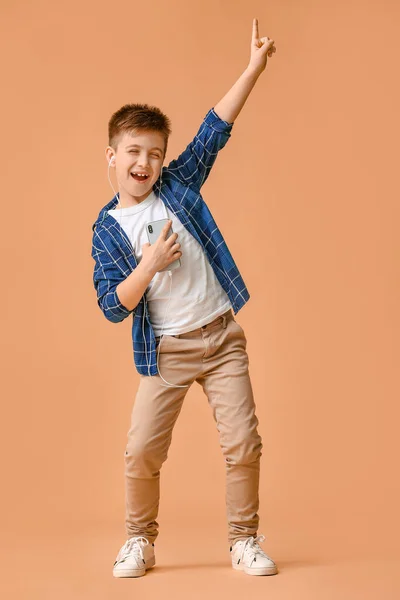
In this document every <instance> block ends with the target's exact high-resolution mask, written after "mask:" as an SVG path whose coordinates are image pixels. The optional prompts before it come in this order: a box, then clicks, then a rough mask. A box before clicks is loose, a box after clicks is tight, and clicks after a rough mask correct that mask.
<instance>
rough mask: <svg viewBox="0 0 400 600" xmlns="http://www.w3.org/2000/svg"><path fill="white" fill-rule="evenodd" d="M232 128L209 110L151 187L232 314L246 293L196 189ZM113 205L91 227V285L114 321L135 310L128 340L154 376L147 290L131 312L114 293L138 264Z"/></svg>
mask: <svg viewBox="0 0 400 600" xmlns="http://www.w3.org/2000/svg"><path fill="white" fill-rule="evenodd" d="M232 126H233V123H228V122H227V121H224V120H223V119H221V118H220V117H219V116H218V115H217V114H216V112H215V111H214V109H213V108H211V109H210V110H209V111H208V113H207V114H206V116H205V117H204V119H203V121H202V123H201V125H200V128H199V130H198V132H197V134H196V135H195V137H194V139H193V141H191V142H190V144H189V145H188V146H187V148H186V149H185V150H184V151H183V152H182V154H181V155H180V156H178V158H177V159H176V160H172V161H171V162H170V163H169V165H168V166H167V167H163V168H162V185H161V190H160V177H159V178H158V180H157V181H156V182H155V183H154V185H153V190H154V192H155V194H156V195H159V196H160V197H161V199H162V200H163V202H164V203H165V205H166V206H167V207H168V208H169V209H170V210H171V211H172V212H173V213H174V214H175V215H176V217H178V219H179V220H180V221H181V223H182V224H183V225H184V226H185V227H186V229H187V230H188V231H189V232H190V233H191V234H192V235H193V237H194V238H195V239H196V240H197V241H198V242H199V244H200V245H201V246H202V248H203V250H204V252H205V254H206V256H207V258H208V260H209V262H210V265H211V266H212V268H213V270H214V273H215V275H216V277H217V279H218V281H219V283H220V284H221V286H222V288H223V289H224V290H225V292H226V293H227V295H228V297H229V300H230V302H231V304H232V308H233V312H234V314H235V315H236V314H237V312H238V311H239V310H240V309H241V308H242V306H243V305H244V304H245V303H246V302H247V300H248V299H249V298H250V294H249V292H248V291H247V288H246V285H245V283H244V281H243V279H242V277H241V275H240V273H239V269H238V268H237V266H236V264H235V261H234V260H233V258H232V255H231V253H230V251H229V249H228V246H227V245H226V243H225V240H224V238H223V236H222V234H221V232H220V230H219V228H218V226H217V224H216V223H215V221H214V218H213V216H212V214H211V212H210V210H209V208H208V206H207V205H206V203H205V202H204V200H203V198H202V196H201V193H200V188H201V186H202V185H203V184H204V182H205V181H206V179H207V177H208V175H209V173H210V170H211V167H212V166H213V164H214V162H215V159H216V158H217V154H218V152H219V150H221V149H222V148H223V147H224V146H225V144H226V142H227V141H228V139H229V137H230V135H231V133H230V132H231V129H232ZM117 204H118V195H115V196H114V198H113V199H112V200H111V201H110V202H109V203H108V204H106V205H105V206H104V207H103V208H102V209H101V211H100V213H99V216H98V217H97V219H96V221H95V222H94V223H93V225H92V230H93V241H92V257H93V259H94V261H95V265H94V273H93V283H94V287H95V289H96V292H97V303H98V305H99V307H100V308H101V310H102V312H103V314H104V316H105V317H106V318H107V319H108V320H109V321H111V322H112V323H119V322H121V321H123V320H124V319H125V318H126V317H127V316H128V315H130V314H131V313H133V319H132V342H133V357H134V362H135V366H136V369H137V371H138V373H140V374H141V375H157V374H158V369H157V355H156V339H155V336H154V331H153V328H152V325H151V322H150V316H149V311H148V308H147V302H146V294H143V296H142V298H141V299H140V301H139V304H138V305H137V306H136V307H135V308H134V309H133V310H128V309H127V308H125V306H124V305H123V304H121V302H120V300H119V298H118V295H117V292H116V287H117V285H118V284H119V283H121V281H124V279H126V278H127V277H128V275H129V274H130V273H131V272H132V271H133V269H135V268H136V267H137V265H138V263H137V260H136V257H135V253H134V250H133V247H132V244H131V242H130V240H129V238H128V236H127V235H126V233H125V231H124V230H123V229H122V228H121V227H120V225H119V223H118V221H117V220H116V219H114V217H112V216H111V215H109V214H108V212H107V211H108V210H110V209H113V208H115V207H116V205H117Z"/></svg>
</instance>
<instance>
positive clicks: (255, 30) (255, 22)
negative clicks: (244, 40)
mask: <svg viewBox="0 0 400 600" xmlns="http://www.w3.org/2000/svg"><path fill="white" fill-rule="evenodd" d="M253 40H258V19H256V18H254V19H253Z"/></svg>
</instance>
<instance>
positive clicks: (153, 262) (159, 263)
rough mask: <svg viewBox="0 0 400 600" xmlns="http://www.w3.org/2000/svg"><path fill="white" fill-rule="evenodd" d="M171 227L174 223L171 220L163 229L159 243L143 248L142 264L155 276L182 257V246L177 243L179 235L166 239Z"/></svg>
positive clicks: (145, 245)
mask: <svg viewBox="0 0 400 600" xmlns="http://www.w3.org/2000/svg"><path fill="white" fill-rule="evenodd" d="M171 225H172V221H171V219H169V220H168V222H167V223H165V225H164V227H163V228H162V230H161V232H160V235H159V236H158V238H157V241H156V242H155V243H154V244H149V243H148V242H147V243H146V244H143V246H142V260H141V262H143V263H144V266H145V267H146V268H147V269H149V270H150V271H151V272H154V274H155V273H157V272H158V271H161V269H163V268H164V267H166V266H168V265H169V264H171V263H172V262H174V260H177V259H178V258H180V257H181V256H182V252H181V251H180V250H179V248H180V247H181V245H180V244H179V243H177V242H176V239H177V237H178V234H177V233H173V234H172V235H170V236H169V238H168V239H166V236H167V233H168V230H169V229H170V227H171Z"/></svg>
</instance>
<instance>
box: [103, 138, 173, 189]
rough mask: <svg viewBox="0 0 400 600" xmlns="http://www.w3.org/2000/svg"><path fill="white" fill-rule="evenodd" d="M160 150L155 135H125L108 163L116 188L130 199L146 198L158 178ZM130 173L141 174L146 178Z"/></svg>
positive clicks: (161, 150)
mask: <svg viewBox="0 0 400 600" xmlns="http://www.w3.org/2000/svg"><path fill="white" fill-rule="evenodd" d="M164 149H165V142H164V137H163V136H162V135H161V133H159V132H158V131H151V130H150V131H137V132H132V133H127V132H125V133H124V136H123V138H122V139H121V140H120V142H119V144H118V148H117V152H116V154H115V162H114V163H111V165H113V164H114V165H115V169H116V171H115V172H116V176H117V181H118V184H119V186H120V187H122V188H123V189H124V190H125V192H127V193H128V194H129V195H130V196H133V197H134V198H141V197H142V196H143V195H146V196H148V194H149V193H150V192H151V190H152V187H153V184H154V183H155V182H156V181H157V179H158V177H159V175H160V171H161V167H162V164H163V161H164ZM110 156H112V155H111V153H110ZM134 173H144V174H146V175H147V177H146V176H145V177H141V176H140V175H134Z"/></svg>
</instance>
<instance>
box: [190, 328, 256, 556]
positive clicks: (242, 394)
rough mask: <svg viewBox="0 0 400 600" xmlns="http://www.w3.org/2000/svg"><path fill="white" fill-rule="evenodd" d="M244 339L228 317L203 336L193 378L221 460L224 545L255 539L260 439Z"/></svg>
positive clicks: (242, 334) (241, 331) (243, 334)
mask: <svg viewBox="0 0 400 600" xmlns="http://www.w3.org/2000/svg"><path fill="white" fill-rule="evenodd" d="M246 346H247V340H246V337H245V333H244V331H243V329H242V327H241V326H240V325H239V324H238V323H237V321H236V320H235V319H234V318H233V317H232V318H231V319H228V320H227V323H226V326H225V327H222V326H220V327H217V328H215V329H213V330H211V331H210V332H209V338H208V340H207V348H208V350H207V353H206V356H205V359H204V365H203V366H204V371H203V374H202V375H201V376H200V377H199V378H197V379H196V381H197V382H198V383H200V384H201V385H202V387H203V389H204V392H205V393H206V395H207V397H208V401H209V404H210V407H211V409H212V412H213V416H214V419H215V421H216V424H217V429H218V432H219V438H220V445H221V448H222V452H223V455H224V456H225V460H226V510H227V520H228V540H229V544H230V545H231V544H233V543H234V542H235V541H236V540H238V539H240V538H244V537H248V536H253V537H255V536H256V535H257V529H258V526H259V514H258V510H259V478H260V458H261V455H262V451H261V450H262V448H263V444H262V439H261V437H260V435H259V433H258V430H257V426H258V424H259V421H258V418H257V416H256V413H255V409H256V406H255V402H254V396H253V390H252V386H251V381H250V374H249V369H248V365H249V359H248V355H247V351H246Z"/></svg>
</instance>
